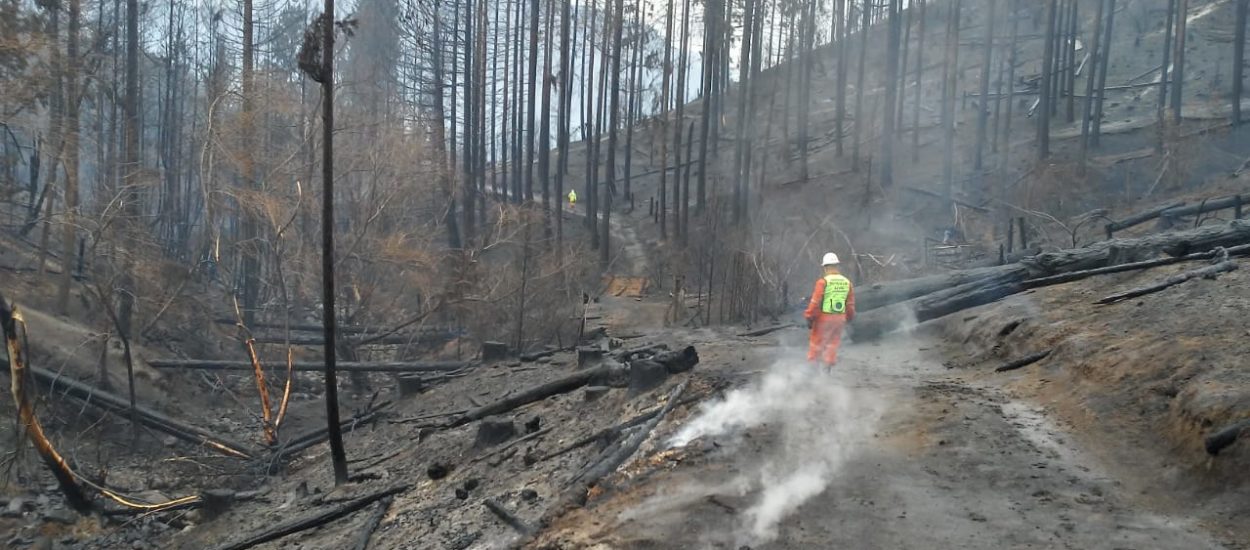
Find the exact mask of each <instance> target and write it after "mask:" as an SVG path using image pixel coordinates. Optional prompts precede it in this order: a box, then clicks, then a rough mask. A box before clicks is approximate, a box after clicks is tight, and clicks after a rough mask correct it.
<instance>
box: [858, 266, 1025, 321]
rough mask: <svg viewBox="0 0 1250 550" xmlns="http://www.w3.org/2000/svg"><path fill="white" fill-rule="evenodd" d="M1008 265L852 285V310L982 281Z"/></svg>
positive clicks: (897, 301) (1004, 269)
mask: <svg viewBox="0 0 1250 550" xmlns="http://www.w3.org/2000/svg"><path fill="white" fill-rule="evenodd" d="M1008 269H1010V267H1009V266H992V267H983V268H978V269H970V270H965V271H955V272H952V273H948V274H943V275H930V276H927V277H917V278H915V279H905V280H901V281H891V282H888V283H876V284H873V285H870V286H864V287H858V288H856V289H855V310H856V311H857V312H860V313H863V312H866V311H870V310H873V309H877V308H879V307H884V306H888V305H891V304H896V303H899V302H905V301H907V300H911V299H912V298H919V297H921V296H924V295H926V294H931V293H934V292H938V291H940V290H945V289H948V288H952V287H956V286H959V285H964V284H968V283H975V282H979V281H986V280H989V279H992V278H994V277H996V276H998V275H1000V274H1002V273H1003V272H1004V271H1006V270H1008Z"/></svg>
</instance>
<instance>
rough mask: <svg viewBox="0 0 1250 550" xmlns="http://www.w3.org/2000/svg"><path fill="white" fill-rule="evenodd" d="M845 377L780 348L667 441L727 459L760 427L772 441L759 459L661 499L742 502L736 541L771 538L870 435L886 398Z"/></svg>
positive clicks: (844, 371) (879, 416)
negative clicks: (713, 449)
mask: <svg viewBox="0 0 1250 550" xmlns="http://www.w3.org/2000/svg"><path fill="white" fill-rule="evenodd" d="M850 378H851V376H850V374H849V372H848V371H846V370H838V369H835V370H834V371H832V372H830V371H820V370H817V369H816V368H814V367H812V366H809V365H808V364H807V362H806V361H805V360H804V358H803V357H802V356H801V355H800V353H799V352H797V351H787V352H786V353H785V354H784V356H783V358H782V359H780V360H778V361H776V362H775V363H773V364H772V365H770V366H769V368H768V369H767V371H766V372H765V373H764V374H763V376H762V377H761V378H760V379H759V380H758V381H756V382H754V383H752V384H751V385H749V386H747V387H744V388H740V389H736V390H733V391H731V392H729V393H728V394H727V395H725V397H724V398H723V399H721V400H718V401H713V402H710V403H708V404H706V405H704V406H703V408H702V409H701V410H700V411H699V412H698V413H697V414H696V415H695V417H694V419H693V420H691V421H690V422H688V423H687V424H686V426H685V427H683V428H682V429H681V430H680V431H678V432H677V434H675V435H674V436H673V437H672V438H671V439H670V440H669V441H668V445H669V446H670V447H682V446H685V445H689V444H691V443H692V442H695V441H696V440H700V439H711V440H713V441H715V442H716V443H717V444H718V445H721V446H722V447H727V448H728V451H729V453H727V454H732V451H733V449H734V448H735V447H737V446H739V445H741V444H743V436H744V434H747V433H748V432H752V431H753V430H755V429H757V428H767V430H768V432H769V435H768V436H767V437H769V438H771V440H770V442H769V443H768V444H766V447H765V449H764V450H763V452H762V455H760V456H756V457H753V458H750V459H744V460H745V461H746V462H745V463H744V464H741V465H740V469H738V471H737V475H735V476H734V477H733V478H732V479H729V480H726V481H725V482H724V483H723V484H720V485H718V486H702V487H700V486H687V487H682V488H679V489H676V490H675V491H674V493H673V494H669V495H661V497H663V498H664V499H676V500H677V501H681V500H685V499H689V498H703V497H707V496H712V495H717V494H719V495H727V496H738V497H744V498H746V499H748V501H749V502H750V504H749V506H747V507H745V508H744V509H743V510H742V511H741V512H740V514H741V518H740V519H741V522H740V523H739V524H738V525H739V526H738V530H737V532H735V533H734V534H733V535H734V538H735V539H736V543H742V544H753V543H761V542H767V541H770V540H773V539H775V538H776V537H777V534H778V525H779V524H780V523H781V521H782V520H783V519H785V518H786V517H787V516H789V515H790V514H792V513H793V512H795V511H796V510H797V509H798V508H799V507H800V506H802V505H803V504H804V503H805V502H807V501H808V500H810V499H811V498H813V497H815V496H816V495H819V494H820V493H822V492H823V491H825V490H826V489H827V488H828V487H829V485H830V484H831V483H832V482H833V481H834V480H835V479H837V477H838V476H839V475H840V473H841V471H842V467H843V465H845V464H846V463H847V461H848V460H850V459H851V458H853V457H854V456H855V454H856V452H857V449H858V448H860V447H862V445H863V444H864V443H866V442H867V441H869V440H871V439H872V437H873V433H874V430H875V428H876V425H877V422H878V420H879V419H880V418H881V415H882V414H883V413H884V411H885V409H886V401H885V400H884V399H882V398H881V396H879V395H877V394H874V393H873V392H871V391H865V390H864V389H862V388H857V387H856V385H855V384H854V383H853V381H852V380H851V379H850ZM659 498H660V497H657V499H659Z"/></svg>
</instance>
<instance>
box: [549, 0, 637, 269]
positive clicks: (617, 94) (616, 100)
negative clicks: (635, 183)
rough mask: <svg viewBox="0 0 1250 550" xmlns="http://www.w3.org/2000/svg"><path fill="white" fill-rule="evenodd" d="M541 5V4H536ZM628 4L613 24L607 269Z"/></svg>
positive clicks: (619, 0)
mask: <svg viewBox="0 0 1250 550" xmlns="http://www.w3.org/2000/svg"><path fill="white" fill-rule="evenodd" d="M535 1H537V0H535ZM624 18H625V0H616V14H615V15H614V16H613V22H612V33H613V34H612V69H611V72H612V89H611V92H609V93H610V96H611V99H610V102H609V103H610V106H609V111H608V113H609V115H608V158H607V166H606V168H605V170H604V171H605V172H606V173H607V189H606V191H607V192H606V193H604V194H603V224H602V233H603V236H602V237H600V239H601V240H602V241H603V242H602V243H601V244H602V246H601V247H600V248H599V264H600V265H601V266H603V267H604V268H605V269H606V268H607V267H608V262H610V261H611V259H612V246H611V242H612V241H611V236H612V232H611V226H610V222H611V219H612V196H613V195H615V194H616V141H617V131H616V129H617V126H620V115H621V54H622V53H623V52H622V51H621V46H622V41H621V38H622V34H623V32H622V31H623V30H624V27H625V25H624V23H625V22H624Z"/></svg>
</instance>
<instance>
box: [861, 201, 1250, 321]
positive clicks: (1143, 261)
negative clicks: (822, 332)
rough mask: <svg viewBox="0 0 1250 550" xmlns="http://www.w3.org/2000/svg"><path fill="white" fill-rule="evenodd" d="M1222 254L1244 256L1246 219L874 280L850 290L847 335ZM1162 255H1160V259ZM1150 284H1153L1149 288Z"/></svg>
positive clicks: (1210, 272) (1248, 238)
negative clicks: (852, 306)
mask: <svg viewBox="0 0 1250 550" xmlns="http://www.w3.org/2000/svg"><path fill="white" fill-rule="evenodd" d="M1164 210H1166V209H1164ZM1221 248H1223V249H1224V250H1222V251H1221V250H1219V249H1221ZM1222 254H1227V255H1236V254H1250V220H1232V221H1229V222H1226V223H1221V224H1211V225H1206V226H1202V227H1197V228H1193V229H1187V230H1183V231H1172V232H1167V233H1159V234H1155V235H1149V236H1146V237H1139V238H1132V239H1111V240H1107V241H1102V242H1098V243H1094V244H1091V245H1089V246H1085V247H1081V248H1072V249H1066V250H1058V251H1052V252H1043V253H1040V254H1036V255H1034V256H1029V257H1026V258H1024V259H1022V260H1021V261H1020V262H1019V263H1016V264H1009V265H1004V266H996V267H987V268H978V269H972V270H966V271H956V272H953V273H949V274H943V275H933V276H928V277H922V278H918V279H911V280H907V281H898V282H890V283H883V284H877V285H873V286H871V287H867V288H865V289H862V290H857V291H856V296H855V298H856V306H857V311H858V312H859V316H858V317H856V319H855V321H854V322H853V323H852V336H853V337H854V338H856V339H858V340H870V339H875V338H879V337H881V336H883V335H885V334H887V333H889V332H892V331H895V330H898V329H900V328H902V327H906V326H909V325H910V324H914V323H922V322H925V321H928V320H931V319H936V318H939V317H943V316H946V315H950V314H952V313H955V312H958V311H963V310H966V309H968V308H972V307H976V306H980V305H984V304H988V303H991V302H994V301H997V300H1000V299H1002V298H1005V297H1007V296H1010V295H1013V294H1016V293H1019V292H1022V291H1024V290H1027V289H1030V288H1037V287H1041V286H1047V285H1052V284H1060V283H1067V282H1072V281H1076V280H1080V279H1084V278H1087V277H1093V276H1097V275H1102V274H1108V273H1119V272H1123V271H1131V270H1135V269H1147V268H1150V267H1156V266H1160V265H1168V264H1172V263H1179V262H1183V261H1193V260H1203V259H1211V258H1215V257H1217V256H1218V255H1222ZM1160 255H1166V257H1163V258H1159V257H1158V256H1160ZM1223 263H1225V264H1226V263H1228V262H1223ZM1233 265H1234V266H1235V264H1233ZM1231 269H1235V267H1230V266H1229V265H1221V266H1219V267H1215V266H1212V267H1211V268H1208V269H1205V270H1198V272H1197V273H1193V274H1191V276H1188V277H1184V278H1183V279H1182V280H1180V281H1172V282H1171V283H1170V284H1167V285H1166V286H1172V285H1174V284H1179V283H1180V282H1184V280H1189V279H1192V278H1194V277H1209V276H1214V275H1216V274H1218V273H1220V272H1224V271H1228V270H1231ZM1165 282H1167V281H1165ZM1166 286H1164V287H1160V288H1166ZM1156 290H1159V288H1153V289H1152V290H1150V291H1156ZM1108 298H1112V297H1108ZM1118 299H1123V298H1118ZM1113 301H1114V300H1113Z"/></svg>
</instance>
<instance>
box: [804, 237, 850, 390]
mask: <svg viewBox="0 0 1250 550" xmlns="http://www.w3.org/2000/svg"><path fill="white" fill-rule="evenodd" d="M820 263H821V266H822V267H823V268H824V271H825V275H824V276H823V277H821V278H820V279H817V280H816V288H814V289H812V299H811V301H810V302H809V303H808V304H807V310H806V311H804V312H803V317H804V318H805V319H807V327H808V328H809V329H810V330H811V337H810V339H809V342H808V348H807V360H808V361H810V362H813V363H815V362H819V363H820V364H821V365H824V366H826V367H832V366H833V365H834V364H835V363H837V362H838V346H839V345H840V344H841V343H842V330H843V329H844V328H846V324H847V323H848V322H850V321H853V320H854V319H855V290H854V289H852V288H851V280H850V279H847V278H846V277H845V276H843V275H842V274H841V273H840V272H839V271H838V263H839V262H838V255H837V254H834V253H832V252H830V253H828V254H825V257H824V258H823V259H822V260H821V262H820Z"/></svg>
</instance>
